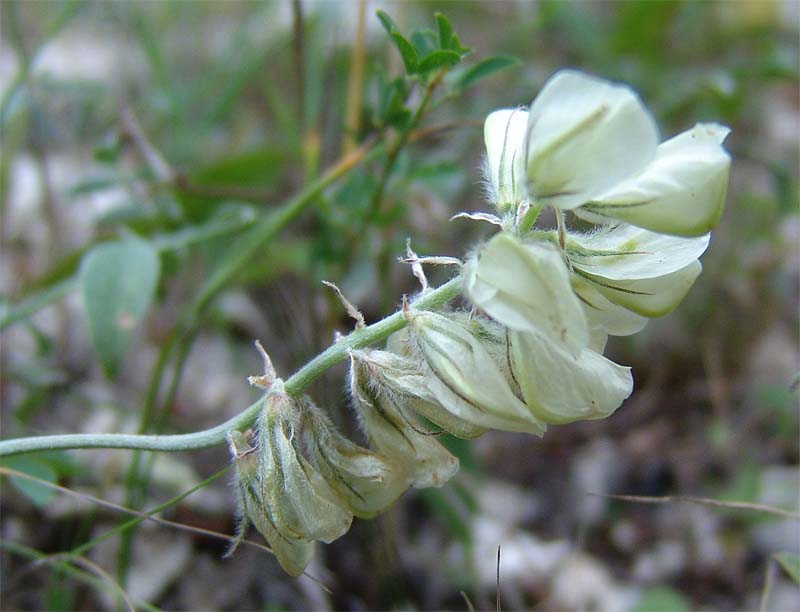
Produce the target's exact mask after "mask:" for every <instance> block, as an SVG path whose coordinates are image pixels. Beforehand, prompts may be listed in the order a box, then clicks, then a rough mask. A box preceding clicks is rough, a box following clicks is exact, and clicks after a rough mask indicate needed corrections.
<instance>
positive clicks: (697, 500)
mask: <svg viewBox="0 0 800 612" xmlns="http://www.w3.org/2000/svg"><path fill="white" fill-rule="evenodd" d="M589 495H597V496H599V497H607V498H609V499H619V500H622V501H632V502H640V503H643V504H669V503H673V502H674V503H685V504H699V505H702V506H714V507H716V508H727V509H729V510H752V511H754V512H766V513H767V514H773V515H775V516H780V517H783V518H788V519H793V520H795V521H800V512H793V511H791V510H785V509H784V508H776V507H775V506H768V505H766V504H754V503H750V502H736V501H722V500H719V499H714V498H711V497H687V496H683V495H665V496H663V497H650V496H646V495H606V494H602V493H590V494H589Z"/></svg>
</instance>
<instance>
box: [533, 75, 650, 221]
mask: <svg viewBox="0 0 800 612" xmlns="http://www.w3.org/2000/svg"><path fill="white" fill-rule="evenodd" d="M657 145H658V128H657V127H656V123H655V121H654V120H653V117H652V116H651V115H650V113H649V112H648V111H647V109H646V108H645V107H644V105H643V104H642V102H641V100H640V99H639V96H638V95H637V94H636V92H634V91H633V90H632V89H631V88H630V87H628V86H627V85H620V84H616V83H611V82H609V81H605V80H603V79H599V78H597V77H593V76H589V75H587V74H584V73H582V72H577V71H574V70H562V71H560V72H557V73H556V74H555V75H554V76H552V77H551V78H550V79H549V80H548V81H547V83H545V85H544V87H542V90H541V91H540V92H539V95H537V96H536V98H535V99H534V101H533V103H532V104H531V107H530V111H529V114H528V124H527V134H526V138H525V145H524V146H525V154H526V169H527V175H528V190H529V192H530V194H531V196H532V197H533V198H534V199H535V200H539V201H541V202H543V203H544V204H547V205H549V206H555V207H557V208H562V209H566V210H569V209H572V208H576V207H578V206H580V205H581V204H585V203H586V202H588V201H590V200H592V199H594V198H595V197H597V196H598V195H600V194H601V193H603V192H604V191H606V190H608V189H609V188H611V187H613V186H614V185H615V184H617V183H618V182H620V181H621V180H623V179H625V178H628V177H629V176H631V175H633V174H636V173H637V172H639V171H640V170H642V169H643V168H644V167H645V166H646V165H647V164H648V163H649V162H650V161H651V160H652V159H653V157H654V156H655V150H656V146H657Z"/></svg>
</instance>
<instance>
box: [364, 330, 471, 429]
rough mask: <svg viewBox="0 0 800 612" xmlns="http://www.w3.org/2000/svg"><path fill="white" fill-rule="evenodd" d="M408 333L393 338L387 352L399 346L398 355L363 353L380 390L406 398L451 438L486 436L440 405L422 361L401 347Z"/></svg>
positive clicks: (406, 348) (415, 408) (380, 352)
mask: <svg viewBox="0 0 800 612" xmlns="http://www.w3.org/2000/svg"><path fill="white" fill-rule="evenodd" d="M407 331H408V330H407V329H403V330H400V331H399V332H396V333H394V334H392V336H390V337H389V340H388V341H387V348H390V347H391V346H392V345H395V346H396V348H397V350H396V351H395V352H390V351H376V350H372V351H360V352H359V358H360V359H361V360H363V361H364V362H367V363H369V365H370V371H372V372H373V373H374V375H375V379H376V381H379V385H380V386H383V387H385V388H386V389H388V390H389V392H390V393H392V394H393V395H396V396H398V397H405V398H406V404H407V405H408V406H409V407H410V408H411V410H413V411H414V412H416V413H417V414H420V415H422V416H423V417H425V418H426V419H427V420H429V421H430V422H432V423H434V424H435V425H438V426H439V427H441V428H442V429H444V430H445V431H446V432H448V433H449V434H452V435H454V436H456V437H458V438H464V439H467V440H469V439H472V438H477V437H478V436H480V435H482V434H483V433H485V432H486V428H484V427H480V426H478V425H475V424H474V423H471V422H469V421H466V420H464V419H462V418H459V417H457V416H456V415H454V414H453V413H451V412H449V411H448V410H447V409H446V408H445V407H443V406H442V405H441V404H439V403H438V400H437V399H436V396H435V395H434V394H433V393H432V392H431V390H430V389H428V386H427V378H426V376H425V374H423V373H422V371H421V367H420V365H419V363H418V360H415V359H412V358H410V357H409V356H408V355H409V353H408V347H407V346H402V347H401V346H400V345H403V344H405V342H404V340H403V339H407V335H408V334H407ZM390 350H391V349H390Z"/></svg>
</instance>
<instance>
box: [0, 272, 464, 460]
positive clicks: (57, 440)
mask: <svg viewBox="0 0 800 612" xmlns="http://www.w3.org/2000/svg"><path fill="white" fill-rule="evenodd" d="M460 291H461V278H460V277H456V278H453V279H451V280H450V281H448V282H446V283H445V284H444V285H442V286H440V287H438V288H436V289H433V290H431V291H428V292H427V293H425V294H424V295H422V296H421V297H420V298H419V299H417V300H416V301H414V302H413V304H412V307H413V308H416V309H420V310H423V309H426V310H433V309H436V308H439V307H440V306H442V305H443V304H445V303H446V302H448V301H450V300H451V299H453V298H454V297H456V296H457V295H458V294H459V293H460ZM405 325H406V321H405V319H404V318H403V314H402V312H399V311H398V312H396V313H394V314H392V315H390V316H388V317H386V318H385V319H382V320H380V321H378V322H377V323H374V324H372V325H370V326H368V327H365V328H364V329H361V330H358V331H355V332H353V333H351V334H349V335H348V336H346V337H344V338H343V339H342V340H340V341H339V342H337V343H336V344H333V345H331V346H329V347H328V348H327V349H326V350H325V351H323V352H322V353H320V354H319V355H317V356H316V357H314V359H312V360H311V361H309V362H308V363H307V364H306V365H304V366H303V367H302V368H300V369H299V370H298V371H297V372H295V373H294V374H293V375H292V376H291V377H290V378H288V379H287V380H286V382H285V387H286V391H287V392H288V393H289V394H290V395H294V396H297V395H300V394H301V393H302V392H303V391H304V390H305V389H306V388H307V387H308V386H309V385H310V384H311V383H312V382H313V381H314V380H315V379H316V378H317V377H318V376H320V375H321V374H322V373H323V372H325V371H326V370H328V368H330V367H331V366H333V365H335V364H337V363H339V362H340V361H343V360H344V359H345V358H346V357H347V352H348V351H349V350H350V349H357V348H363V347H366V346H370V345H372V344H375V343H377V342H380V341H381V340H385V339H386V338H388V337H389V336H390V335H391V334H392V333H394V332H396V331H398V330H400V329H402V328H403V327H405ZM262 400H263V398H261V399H258V400H257V401H256V402H254V403H253V404H251V405H250V406H249V407H247V408H246V409H245V410H244V411H242V412H241V413H239V414H238V415H236V416H235V417H233V418H231V419H229V420H227V421H225V422H224V423H221V424H220V425H217V426H216V427H212V428H211V429H206V430H203V431H198V432H195V433H190V434H178V435H167V436H159V435H135V434H64V435H53V436H34V437H30V438H17V439H15V440H5V441H2V442H0V457H3V456H8V455H18V454H20V453H30V452H34V451H43V450H56V449H70V448H128V449H140V450H150V451H167V452H176V451H190V450H197V449H201V448H208V447H211V446H216V445H217V444H222V443H224V442H225V438H226V436H227V434H228V432H229V431H231V430H233V429H239V430H241V429H245V428H247V427H249V426H250V425H251V424H252V422H253V420H254V419H255V417H256V416H257V415H258V413H259V411H260V409H261V406H262Z"/></svg>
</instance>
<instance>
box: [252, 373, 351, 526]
mask: <svg viewBox="0 0 800 612" xmlns="http://www.w3.org/2000/svg"><path fill="white" fill-rule="evenodd" d="M265 404H266V405H265V407H264V411H263V412H262V413H261V416H260V418H259V421H258V433H257V435H258V443H257V448H258V450H259V451H260V455H261V456H260V466H259V468H260V472H261V474H260V475H261V481H262V483H264V484H265V489H266V495H265V496H264V497H266V498H267V499H268V500H269V505H270V508H271V510H272V516H273V518H274V523H275V527H276V528H277V530H278V531H279V532H280V533H281V534H282V535H284V536H287V537H292V536H294V537H297V538H303V539H306V540H322V541H323V542H332V541H333V540H335V539H337V538H339V537H340V536H342V535H344V533H345V532H347V530H348V529H349V528H350V523H351V521H352V520H353V515H352V513H351V512H350V511H349V510H348V509H347V508H346V507H345V503H344V500H342V498H341V497H339V496H338V495H337V493H336V492H335V491H334V490H333V489H332V488H331V487H330V485H329V484H328V483H327V482H326V481H325V479H324V478H323V477H322V475H321V474H320V473H319V472H318V471H317V470H315V469H314V467H313V466H312V465H311V464H310V463H309V462H308V460H307V459H306V458H305V457H303V455H302V454H301V453H300V452H299V450H298V446H297V445H298V444H299V442H300V440H299V436H298V435H297V433H298V432H297V431H296V424H297V419H298V410H297V408H298V407H297V404H296V403H295V402H294V401H293V400H292V399H291V398H290V397H289V396H288V395H287V394H286V393H285V391H284V390H283V382H282V381H281V380H280V379H278V380H276V381H275V382H274V383H273V385H272V387H271V388H270V390H269V391H268V393H267V397H266V399H265Z"/></svg>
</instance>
